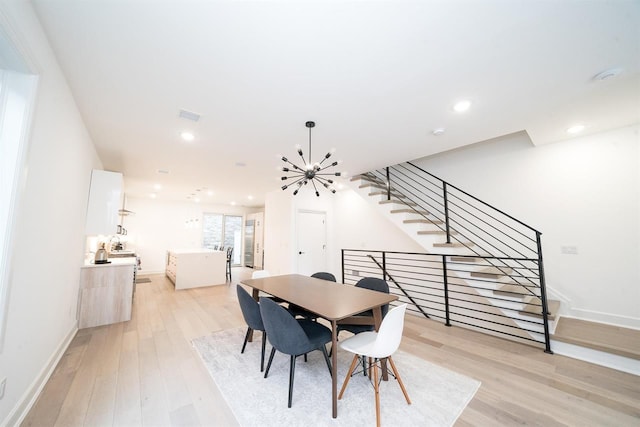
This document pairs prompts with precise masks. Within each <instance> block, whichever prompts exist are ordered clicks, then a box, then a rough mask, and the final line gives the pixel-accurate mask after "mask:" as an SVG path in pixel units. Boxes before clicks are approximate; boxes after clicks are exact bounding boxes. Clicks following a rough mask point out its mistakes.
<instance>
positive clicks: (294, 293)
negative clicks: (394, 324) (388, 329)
mask: <svg viewBox="0 0 640 427" xmlns="http://www.w3.org/2000/svg"><path fill="white" fill-rule="evenodd" d="M240 283H242V284H244V285H246V286H248V287H250V288H252V289H253V298H255V299H256V300H258V299H259V296H260V292H264V293H265V294H268V295H271V296H273V297H276V298H280V299H281V300H283V301H286V302H288V303H291V304H295V305H297V306H300V307H302V308H304V309H306V310H308V311H310V312H312V313H315V314H316V315H318V316H319V317H321V318H323V319H326V320H327V321H328V322H329V323H330V324H331V349H332V351H331V372H332V375H331V399H332V408H331V410H332V417H333V418H336V417H337V416H338V379H337V375H336V374H337V372H338V351H337V349H338V347H337V344H338V324H339V323H341V322H348V323H351V324H353V323H360V324H367V323H368V324H371V316H356V315H357V314H360V313H363V312H366V311H369V310H371V311H372V313H373V324H374V327H375V329H376V330H378V328H379V327H380V324H381V323H382V306H384V305H385V304H389V303H390V302H392V301H395V300H397V299H398V297H397V296H395V295H391V294H387V293H383V292H377V291H372V290H369V289H363V288H358V287H355V286H353V285H347V284H343V283H336V282H332V281H328V280H322V279H317V278H314V277H309V276H305V275H301V274H284V275H279V276H269V277H264V278H260V279H245V280H242V281H241V282H240Z"/></svg>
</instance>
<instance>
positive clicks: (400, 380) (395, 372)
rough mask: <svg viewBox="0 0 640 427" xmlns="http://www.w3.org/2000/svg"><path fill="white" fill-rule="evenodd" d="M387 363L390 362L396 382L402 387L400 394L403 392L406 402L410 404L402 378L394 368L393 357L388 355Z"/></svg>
mask: <svg viewBox="0 0 640 427" xmlns="http://www.w3.org/2000/svg"><path fill="white" fill-rule="evenodd" d="M389 363H390V364H391V369H392V370H393V375H395V376H396V379H397V380H398V384H400V388H401V389H402V394H404V398H405V399H407V403H408V404H409V405H411V400H410V399H409V395H408V394H407V390H406V389H405V388H404V384H403V383H402V378H400V374H399V373H398V370H397V369H396V364H395V363H393V359H392V358H391V356H389Z"/></svg>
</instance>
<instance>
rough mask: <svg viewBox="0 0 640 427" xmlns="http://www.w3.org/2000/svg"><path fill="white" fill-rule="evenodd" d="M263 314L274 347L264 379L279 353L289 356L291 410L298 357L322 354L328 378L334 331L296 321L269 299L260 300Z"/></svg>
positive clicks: (313, 323)
mask: <svg viewBox="0 0 640 427" xmlns="http://www.w3.org/2000/svg"><path fill="white" fill-rule="evenodd" d="M260 313H261V314H262V321H263V323H264V327H265V330H266V331H267V337H268V339H269V342H270V343H271V345H272V346H273V349H272V350H271V354H270V355H269V362H268V363H267V370H266V371H265V373H264V377H265V378H267V375H269V369H270V368H271V362H273V356H274V355H275V353H276V350H278V351H279V352H280V353H284V354H288V355H289V356H290V362H289V363H290V364H289V404H288V407H289V408H291V402H292V400H293V399H292V398H293V380H294V374H295V367H296V358H297V357H298V356H300V355H303V354H307V353H309V352H311V351H313V350H321V351H322V354H323V356H324V360H325V362H326V363H327V368H329V374H331V364H330V363H329V355H328V354H327V349H326V347H325V345H326V344H327V343H328V342H331V330H329V328H327V327H326V326H324V325H321V324H320V323H318V322H312V321H310V320H306V319H303V320H296V319H295V318H294V317H293V316H292V315H291V313H289V312H288V311H287V310H286V309H285V308H284V307H282V306H280V305H278V304H277V303H275V302H273V301H272V300H271V299H269V298H260Z"/></svg>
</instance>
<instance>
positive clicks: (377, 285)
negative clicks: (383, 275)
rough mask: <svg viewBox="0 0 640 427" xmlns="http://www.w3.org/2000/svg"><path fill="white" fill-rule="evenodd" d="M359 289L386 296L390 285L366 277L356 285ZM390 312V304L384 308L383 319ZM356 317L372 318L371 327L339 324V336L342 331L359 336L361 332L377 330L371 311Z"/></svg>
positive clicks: (380, 280) (375, 278) (374, 278)
mask: <svg viewBox="0 0 640 427" xmlns="http://www.w3.org/2000/svg"><path fill="white" fill-rule="evenodd" d="M356 287H357V288H364V289H371V290H373V291H378V292H384V293H386V294H388V293H389V284H388V283H387V282H386V281H384V280H382V279H378V278H377V277H365V278H362V279H360V280H359V281H358V283H356ZM388 311H389V304H385V305H383V306H382V318H383V319H384V316H385V315H386V314H387V312H388ZM354 317H370V318H371V324H369V325H351V324H348V323H338V334H339V333H340V331H349V332H351V333H354V334H359V333H360V332H366V331H373V330H374V329H375V327H374V324H373V312H372V311H371V310H368V311H365V312H363V313H359V314H357V315H356V316H354Z"/></svg>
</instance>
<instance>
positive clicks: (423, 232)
mask: <svg viewBox="0 0 640 427" xmlns="http://www.w3.org/2000/svg"><path fill="white" fill-rule="evenodd" d="M451 234H455V233H451ZM433 235H436V236H446V235H447V232H446V231H442V230H420V231H418V236H433Z"/></svg>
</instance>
